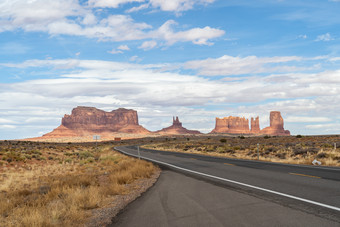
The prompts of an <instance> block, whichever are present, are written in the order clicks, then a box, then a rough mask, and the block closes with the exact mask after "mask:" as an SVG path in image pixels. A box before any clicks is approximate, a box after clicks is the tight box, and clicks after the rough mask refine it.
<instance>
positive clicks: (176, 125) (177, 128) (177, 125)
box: [155, 117, 201, 135]
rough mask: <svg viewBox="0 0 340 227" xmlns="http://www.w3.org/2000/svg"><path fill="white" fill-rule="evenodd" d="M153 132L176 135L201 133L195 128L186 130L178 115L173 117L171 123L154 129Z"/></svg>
mask: <svg viewBox="0 0 340 227" xmlns="http://www.w3.org/2000/svg"><path fill="white" fill-rule="evenodd" d="M155 133H158V134H161V135H178V134H201V133H200V132H199V131H197V130H188V129H186V128H184V127H183V126H182V122H180V121H179V119H178V117H176V118H175V117H173V121H172V125H171V126H170V127H167V128H163V129H162V130H159V131H156V132H155Z"/></svg>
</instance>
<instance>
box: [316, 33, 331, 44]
mask: <svg viewBox="0 0 340 227" xmlns="http://www.w3.org/2000/svg"><path fill="white" fill-rule="evenodd" d="M331 40H334V38H333V37H332V36H331V34H329V33H326V34H323V35H319V36H318V37H317V38H316V39H315V41H326V42H327V41H331Z"/></svg>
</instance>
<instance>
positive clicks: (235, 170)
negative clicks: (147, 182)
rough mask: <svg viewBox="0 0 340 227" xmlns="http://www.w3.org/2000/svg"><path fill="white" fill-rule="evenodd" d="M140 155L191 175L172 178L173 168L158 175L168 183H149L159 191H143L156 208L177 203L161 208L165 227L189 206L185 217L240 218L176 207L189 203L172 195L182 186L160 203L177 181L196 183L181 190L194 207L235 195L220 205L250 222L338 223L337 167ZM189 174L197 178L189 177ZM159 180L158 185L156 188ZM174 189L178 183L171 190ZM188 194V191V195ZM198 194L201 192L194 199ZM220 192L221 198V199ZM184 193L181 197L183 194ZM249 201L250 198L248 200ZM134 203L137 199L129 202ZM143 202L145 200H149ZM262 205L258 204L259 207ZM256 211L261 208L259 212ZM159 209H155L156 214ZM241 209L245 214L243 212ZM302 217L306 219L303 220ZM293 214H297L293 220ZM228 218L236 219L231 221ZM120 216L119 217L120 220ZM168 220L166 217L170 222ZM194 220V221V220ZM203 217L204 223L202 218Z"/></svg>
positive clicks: (339, 177)
mask: <svg viewBox="0 0 340 227" xmlns="http://www.w3.org/2000/svg"><path fill="white" fill-rule="evenodd" d="M117 149H118V150H119V151H121V152H123V153H126V154H129V155H132V156H138V152H137V149H136V147H133V146H130V147H119V148H117ZM140 154H141V157H142V158H144V159H146V160H151V161H154V162H156V163H158V164H160V165H161V166H162V167H163V168H168V169H169V170H175V171H177V172H180V173H184V174H186V175H190V178H189V177H187V176H183V174H177V173H176V174H177V175H176V177H173V176H172V175H171V174H175V173H173V172H171V174H170V173H168V172H166V173H163V174H162V176H161V178H160V180H161V179H163V178H164V179H163V181H164V182H167V184H168V186H164V185H166V183H162V181H160V183H157V184H156V186H155V187H154V188H155V189H151V190H150V192H152V190H156V191H157V190H158V193H156V194H155V195H153V194H152V193H150V192H148V195H149V194H150V195H149V197H151V200H150V201H154V203H155V206H156V204H157V202H155V201H158V204H160V206H161V207H163V208H164V207H169V206H170V208H171V205H173V204H172V201H177V202H176V204H179V205H176V206H179V207H178V208H176V207H173V208H171V209H170V208H169V209H170V211H172V213H171V212H170V214H165V213H167V209H165V210H164V209H163V215H166V217H167V218H165V219H164V218H163V219H164V220H168V222H164V225H165V226H167V225H168V226H172V225H171V223H172V222H173V223H177V222H176V220H177V219H176V217H178V215H174V213H173V212H174V210H177V209H178V210H185V209H189V210H191V211H193V212H194V214H191V215H189V216H190V217H192V218H194V217H196V216H195V215H199V214H201V215H199V217H201V216H205V215H208V216H209V215H210V217H212V219H214V218H217V219H216V220H211V221H212V222H211V223H215V221H221V223H222V224H225V221H227V220H233V221H236V222H234V223H239V220H238V219H237V218H236V216H235V214H233V213H234V212H227V213H226V214H225V215H226V216H227V217H226V219H221V217H219V216H216V217H215V216H211V214H209V212H207V213H204V212H203V213H202V212H201V211H199V210H200V209H196V208H192V207H190V206H189V207H187V208H181V206H187V205H190V202H188V201H187V202H184V201H185V200H182V199H178V198H177V197H178V196H179V198H181V191H182V189H181V190H180V191H178V192H177V194H176V192H175V191H174V192H171V190H170V191H169V189H168V190H166V191H168V192H167V194H168V195H172V198H171V199H166V198H165V200H166V201H168V203H169V204H167V202H166V203H164V197H162V196H160V195H164V193H165V192H164V190H165V189H166V188H173V187H169V185H172V182H177V181H178V182H182V183H178V184H179V185H183V187H184V185H186V182H190V181H195V182H196V181H197V182H198V183H197V182H196V183H192V184H189V185H187V187H186V188H183V190H184V191H187V192H188V193H189V194H186V196H189V197H192V200H193V201H196V202H193V203H198V204H199V206H200V207H201V208H202V209H205V210H206V211H209V210H211V209H214V208H213V207H214V206H213V207H211V206H209V204H210V203H211V204H216V201H219V200H221V202H222V204H229V203H228V202H227V201H230V198H235V199H233V200H232V202H230V204H229V205H230V206H229V205H228V206H227V207H223V206H222V205H220V206H221V209H222V210H225V209H227V210H230V209H231V207H234V208H235V209H236V208H237V209H238V208H240V209H239V210H238V211H240V212H241V211H243V212H241V213H243V214H242V215H243V216H244V217H245V218H248V215H251V216H252V215H254V216H256V217H258V222H254V223H262V222H264V221H265V220H267V219H271V218H274V219H273V220H272V221H268V220H267V221H268V223H271V224H274V225H276V224H278V225H285V223H286V224H287V225H291V223H295V224H296V225H301V226H302V225H305V224H306V222H308V224H315V223H321V222H322V221H326V222H329V223H328V225H327V226H333V224H335V226H340V168H331V167H315V166H297V165H286V164H275V163H265V162H259V161H247V160H236V159H226V158H215V157H209V156H203V155H195V154H186V153H175V152H165V151H154V150H148V149H140ZM168 175H171V176H170V178H171V179H172V180H169V179H168V178H169V176H168ZM167 176H168V177H167ZM180 176H181V177H180ZM183 177H185V178H186V180H183V179H182V178H183ZM192 177H194V178H198V179H193V178H192ZM174 179H175V180H174ZM181 179H182V180H181ZM211 183H213V184H211ZM158 184H160V185H159V186H157V185H158ZM195 184H197V185H200V184H202V185H201V186H197V187H192V185H195ZM210 187H213V188H210ZM176 188H178V187H175V188H173V189H176ZM190 188H191V189H190ZM213 191H216V193H219V196H217V197H216V196H215V194H214V192H213ZM178 193H179V194H178ZM190 193H191V194H192V195H190ZM198 194H199V195H200V196H198V197H197V195H198ZM157 195H158V197H157ZM195 195H196V196H195ZM208 195H210V196H208ZM211 195H213V197H211ZM221 195H225V196H224V197H223V196H221ZM154 196H156V198H153V199H152V197H154ZM186 196H184V198H185V197H186ZM207 196H208V197H207ZM145 197H147V196H145ZM182 197H183V194H182ZM203 197H204V198H207V201H206V202H204V203H203V202H202V204H200V203H201V202H200V200H201V199H202V198H203ZM176 198H177V199H176ZM213 198H215V199H213ZM236 198H237V199H236ZM142 199H144V196H143V198H141V200H142ZM210 200H211V201H210ZM137 201H138V200H137ZM181 201H182V202H181ZM242 201H244V202H245V204H247V205H246V206H243V205H242V204H243V203H242ZM251 201H253V203H252V202H251ZM137 203H138V202H136V203H133V204H137ZM261 203H263V204H262V205H263V206H264V207H262V208H259V207H258V208H256V206H255V207H253V208H254V209H250V210H249V209H248V208H247V207H249V208H250V207H252V206H251V205H249V204H261ZM133 204H132V205H133ZM143 204H148V202H145V203H143ZM151 204H152V203H151ZM262 205H260V207H261V206H262ZM265 207H266V208H265ZM132 210H133V208H132ZM147 210H150V208H147V209H146V208H145V209H143V212H144V213H145V212H146V211H147ZM151 210H152V209H151ZM232 210H233V209H232ZM260 210H261V211H263V212H259V211H260ZM161 211H162V210H159V212H161ZM168 211H169V210H168ZM128 212H130V211H129V209H127V211H126V212H124V213H123V214H122V215H119V216H118V217H124V215H126V214H127V213H128ZM143 212H142V213H143ZM164 212H165V213H164ZM195 212H196V213H195ZM197 212H198V213H197ZM218 212H219V211H218ZM218 212H217V213H218ZM249 212H250V213H249ZM246 213H247V215H245V214H246ZM160 215H161V214H157V215H156V216H159V217H160ZM169 215H170V216H169ZM171 215H172V216H171ZM268 215H269V216H268ZM306 215H307V216H308V217H305V218H302V217H304V216H306ZM222 216H223V215H222ZM267 216H268V217H267ZM143 217H144V216H143ZM197 217H198V216H197ZM266 217H267V219H266ZM293 217H296V219H294V218H293ZM297 217H300V218H297ZM169 218H170V219H169ZM230 218H236V219H235V220H234V219H230ZM315 218H316V219H315ZM134 219H136V217H134ZM189 219H190V218H189ZM293 219H294V220H295V221H294V222H290V221H292V220H293ZM119 220H120V221H121V220H124V218H123V219H119ZM147 220H150V221H151V220H152V219H151V218H147ZM169 220H171V221H170V222H171V223H170V222H169ZM195 220H196V221H197V220H199V219H195ZM204 220H207V221H208V219H206V218H205V219H204ZM247 220H248V219H247ZM284 220H286V222H284ZM159 221H160V220H155V223H157V222H159ZM177 221H179V220H177ZM275 221H277V222H275ZM299 221H300V222H299ZM302 221H304V222H302ZM191 222H192V224H193V225H192V226H195V224H194V223H195V221H193V220H191ZM191 222H190V223H191ZM116 223H120V222H119V221H118V222H117V219H116ZM121 223H122V226H124V224H123V222H121ZM155 223H154V224H155ZM166 223H167V224H166ZM180 223H182V222H180ZM188 223H189V222H188ZM202 223H203V222H202ZM216 223H217V222H216ZM216 223H215V224H216ZM251 223H252V222H248V221H246V222H245V226H251V225H252V224H251ZM265 223H267V222H265ZM275 223H276V224H275ZM130 224H131V223H130ZM182 224H183V223H182ZM182 224H180V226H185V225H184V224H183V225H182ZM196 224H197V223H196ZM215 224H214V225H215ZM262 224H263V223H262ZM150 225H151V226H152V225H153V224H152V223H150ZM175 225H177V224H175ZM293 225H294V224H293ZM189 226H190V225H189ZM201 226H204V225H201ZM268 226H269V225H268ZM316 226H317V225H316Z"/></svg>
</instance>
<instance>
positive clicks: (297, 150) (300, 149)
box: [293, 147, 308, 155]
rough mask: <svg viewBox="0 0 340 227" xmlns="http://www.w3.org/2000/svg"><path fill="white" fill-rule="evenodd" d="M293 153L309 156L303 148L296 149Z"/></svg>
mask: <svg viewBox="0 0 340 227" xmlns="http://www.w3.org/2000/svg"><path fill="white" fill-rule="evenodd" d="M293 152H294V155H305V154H307V152H308V150H306V149H303V148H301V147H295V148H294V149H293Z"/></svg>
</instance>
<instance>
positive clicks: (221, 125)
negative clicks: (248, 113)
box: [211, 116, 250, 134]
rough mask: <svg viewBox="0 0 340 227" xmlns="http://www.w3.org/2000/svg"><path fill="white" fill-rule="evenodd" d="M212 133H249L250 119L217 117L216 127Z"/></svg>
mask: <svg viewBox="0 0 340 227" xmlns="http://www.w3.org/2000/svg"><path fill="white" fill-rule="evenodd" d="M211 133H232V134H249V133H250V131H249V120H248V119H246V118H244V117H232V116H230V117H225V118H218V117H217V118H216V125H215V129H214V130H212V131H211Z"/></svg>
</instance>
